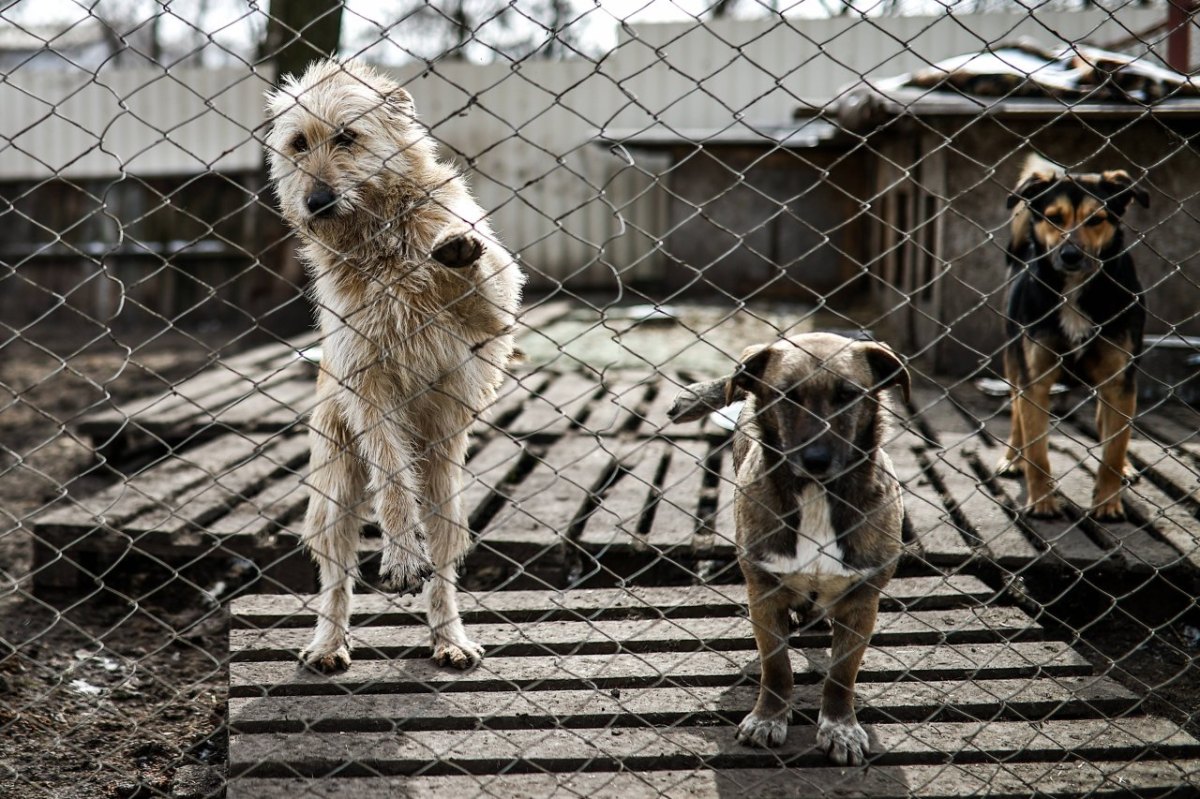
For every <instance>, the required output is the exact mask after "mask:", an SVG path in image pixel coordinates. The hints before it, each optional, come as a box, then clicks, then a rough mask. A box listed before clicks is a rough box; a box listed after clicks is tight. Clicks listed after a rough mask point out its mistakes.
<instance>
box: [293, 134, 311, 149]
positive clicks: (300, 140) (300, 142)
mask: <svg viewBox="0 0 1200 799" xmlns="http://www.w3.org/2000/svg"><path fill="white" fill-rule="evenodd" d="M292 149H293V150H295V151H296V152H298V153H303V152H307V151H308V139H306V138H304V134H303V133H297V134H296V138H294V139H292Z"/></svg>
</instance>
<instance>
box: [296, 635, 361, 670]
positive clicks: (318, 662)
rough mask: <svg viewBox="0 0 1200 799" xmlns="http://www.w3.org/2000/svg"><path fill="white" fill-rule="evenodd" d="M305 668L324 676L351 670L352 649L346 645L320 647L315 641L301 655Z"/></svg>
mask: <svg viewBox="0 0 1200 799" xmlns="http://www.w3.org/2000/svg"><path fill="white" fill-rule="evenodd" d="M300 661H301V662H302V663H303V664H304V666H305V668H309V669H312V670H313V671H318V672H320V673H322V674H333V673H334V672H338V671H345V670H346V669H348V668H350V649H349V648H348V647H347V646H346V645H345V644H343V645H341V646H336V647H328V646H326V647H319V646H318V645H317V643H316V642H315V641H314V642H313V643H311V644H309V645H308V647H306V648H305V649H304V651H303V652H301V653H300Z"/></svg>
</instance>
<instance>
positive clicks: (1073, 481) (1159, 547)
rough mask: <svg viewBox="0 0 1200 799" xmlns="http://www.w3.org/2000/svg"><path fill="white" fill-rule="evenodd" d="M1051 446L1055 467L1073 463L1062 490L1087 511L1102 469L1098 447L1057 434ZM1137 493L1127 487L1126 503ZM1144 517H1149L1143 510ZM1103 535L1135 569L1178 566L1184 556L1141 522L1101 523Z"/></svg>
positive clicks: (1096, 522) (1126, 563)
mask: <svg viewBox="0 0 1200 799" xmlns="http://www.w3.org/2000/svg"><path fill="white" fill-rule="evenodd" d="M1050 449H1051V453H1052V456H1053V458H1054V460H1053V461H1052V463H1054V464H1057V465H1056V467H1055V468H1064V469H1066V468H1068V467H1067V464H1070V465H1071V466H1073V468H1072V469H1071V472H1070V474H1069V476H1068V477H1067V478H1066V479H1063V480H1060V481H1059V490H1060V491H1061V492H1062V494H1063V496H1065V497H1067V499H1069V500H1070V501H1071V502H1072V503H1073V504H1074V505H1075V506H1076V507H1078V508H1079V509H1080V510H1081V512H1087V511H1088V510H1089V508H1090V506H1091V502H1092V486H1093V485H1094V483H1095V479H1096V470H1097V469H1098V468H1099V465H1100V460H1099V455H1100V453H1099V452H1097V451H1096V448H1095V447H1090V448H1089V447H1087V446H1085V445H1083V444H1081V443H1080V442H1079V441H1076V440H1074V439H1071V438H1068V437H1066V436H1055V437H1053V438H1052V439H1051V441H1050ZM1134 496H1135V493H1134V492H1133V491H1131V490H1129V489H1128V488H1127V489H1126V490H1125V500H1126V502H1132V501H1133V499H1134ZM1142 517H1143V518H1149V516H1147V515H1146V514H1145V513H1144V511H1143V512H1142ZM1092 523H1093V524H1095V525H1097V526H1099V527H1100V528H1101V530H1102V531H1103V534H1104V535H1105V536H1107V537H1108V538H1109V539H1110V540H1111V541H1112V542H1113V544H1114V545H1115V546H1116V550H1117V552H1116V554H1117V555H1118V556H1120V557H1121V558H1122V560H1123V561H1124V563H1125V566H1126V567H1127V568H1129V569H1131V570H1133V571H1146V570H1148V569H1149V570H1157V569H1161V568H1167V567H1170V566H1175V565H1177V564H1178V563H1180V561H1181V560H1182V555H1181V554H1180V552H1179V551H1178V550H1176V549H1175V547H1173V546H1170V545H1169V544H1166V543H1164V542H1163V541H1161V540H1159V539H1158V538H1156V537H1155V536H1154V535H1151V533H1150V532H1148V531H1147V530H1146V529H1144V528H1143V527H1142V526H1141V525H1138V524H1134V523H1132V522H1128V521H1127V522H1103V523H1101V522H1098V521H1095V520H1092Z"/></svg>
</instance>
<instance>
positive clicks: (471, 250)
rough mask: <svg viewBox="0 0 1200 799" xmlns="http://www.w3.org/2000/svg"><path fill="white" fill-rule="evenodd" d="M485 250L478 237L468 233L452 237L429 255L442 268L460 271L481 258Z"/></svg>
mask: <svg viewBox="0 0 1200 799" xmlns="http://www.w3.org/2000/svg"><path fill="white" fill-rule="evenodd" d="M485 249H486V248H485V247H484V246H483V242H482V241H480V240H479V237H478V236H474V235H472V234H470V233H464V234H463V235H461V236H453V237H451V238H449V239H447V240H446V241H444V242H442V243H441V244H439V245H438V246H436V247H434V248H433V252H432V253H430V254H431V255H432V256H433V260H435V261H437V262H438V263H439V264H441V265H442V266H448V267H450V268H451V269H462V268H463V267H466V266H471V265H472V264H474V263H475V262H477V261H478V260H479V259H480V258H482V257H483V252H484V250H485Z"/></svg>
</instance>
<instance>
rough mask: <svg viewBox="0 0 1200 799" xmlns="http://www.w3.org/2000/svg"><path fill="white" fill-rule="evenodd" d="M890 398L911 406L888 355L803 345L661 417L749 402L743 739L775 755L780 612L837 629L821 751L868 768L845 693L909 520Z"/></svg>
mask: <svg viewBox="0 0 1200 799" xmlns="http://www.w3.org/2000/svg"><path fill="white" fill-rule="evenodd" d="M891 386H897V387H899V388H900V390H901V391H902V392H903V393H904V396H905V398H906V399H907V397H908V392H909V377H908V372H907V370H906V369H905V368H904V365H903V364H902V363H901V361H900V359H899V358H898V357H897V356H896V355H895V353H893V352H892V350H891V349H889V348H888V347H886V346H884V345H883V344H878V343H875V342H870V341H854V340H851V339H848V338H844V337H842V336H837V335H833V334H828V333H809V334H805V335H801V336H796V337H793V338H790V339H786V340H783V341H780V342H778V343H776V344H773V345H771V346H755V347H750V348H749V349H747V350H746V351H745V352H744V353H742V362H741V365H740V366H739V367H738V369H737V371H736V372H735V373H734V374H733V375H731V376H730V377H728V378H723V379H721V380H714V381H710V382H708V383H697V384H694V385H692V386H689V387H688V388H687V389H685V390H684V392H683V393H682V394H681V395H680V397H679V398H677V399H676V401H675V405H674V407H672V408H671V410H670V412H669V415H670V416H671V418H672V419H673V420H674V421H689V420H692V419H697V418H699V417H700V416H702V415H704V414H705V413H707V412H708V411H709V410H710V409H712V408H718V407H722V406H726V405H729V404H732V403H733V402H734V401H735V400H737V399H739V398H741V397H742V396H744V397H745V398H746V403H745V405H744V406H743V408H742V411H741V414H740V416H739V419H738V426H737V433H736V434H735V437H734V441H733V458H734V467H735V470H736V473H737V492H736V499H735V500H734V503H735V505H734V516H735V519H736V524H737V552H738V562H739V564H740V565H741V568H742V573H743V574H744V575H745V578H746V586H747V589H748V595H749V604H750V620H751V622H752V623H753V624H754V636H755V639H756V642H757V644H758V653H759V658H760V660H761V662H762V683H761V686H760V690H759V695H758V702H757V704H755V706H754V710H753V711H752V712H751V713H750V714H749V715H748V716H746V718H745V719H743V720H742V723H741V725H740V726H739V728H738V739H739V740H741V741H744V742H746V743H750V744H754V745H756V746H768V747H773V746H780V745H781V744H782V743H783V742H784V740H785V738H786V737H787V725H788V720H789V718H790V715H791V697H792V688H793V682H794V680H793V672H792V662H791V657H790V656H789V653H788V636H789V610H793V609H794V610H797V611H799V612H800V613H801V615H808V614H809V613H810V612H813V611H816V612H821V613H826V614H827V615H828V616H829V617H830V620H831V622H832V623H833V648H832V652H831V655H832V657H831V660H832V664H831V668H830V671H829V675H828V677H827V679H826V680H825V687H824V694H823V698H822V701H821V714H820V719H819V722H818V727H817V744H818V746H820V748H821V749H822V750H824V751H825V752H826V753H827V754H828V755H829V757H830V758H831V759H832V760H834V761H835V762H837V763H839V764H842V765H861V764H863V763H865V762H866V758H867V755H868V754H869V752H870V744H869V742H868V739H867V734H866V732H865V731H864V730H863V728H862V727H861V726H860V725H859V724H858V721H857V718H856V716H855V711H854V684H855V680H856V679H857V677H858V670H859V666H860V665H861V663H862V658H863V654H864V653H865V651H866V648H867V642H868V641H869V640H870V638H871V634H872V632H873V631H874V629H875V618H876V614H877V613H878V609H879V592H880V590H881V589H882V588H883V586H884V585H886V584H887V582H888V580H890V579H891V576H892V574H893V573H894V572H895V569H896V564H897V561H898V559H899V557H900V550H901V538H900V536H901V533H900V529H901V524H902V522H903V518H904V506H903V502H902V500H901V497H900V484H899V482H898V481H897V479H896V474H895V471H894V470H893V468H892V462H891V459H890V458H888V456H887V453H885V452H884V451H883V449H882V443H883V440H884V435H885V433H886V425H885V419H884V413H883V411H884V409H885V408H886V404H887V396H886V394H887V392H886V391H885V389H887V388H889V387H891Z"/></svg>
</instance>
